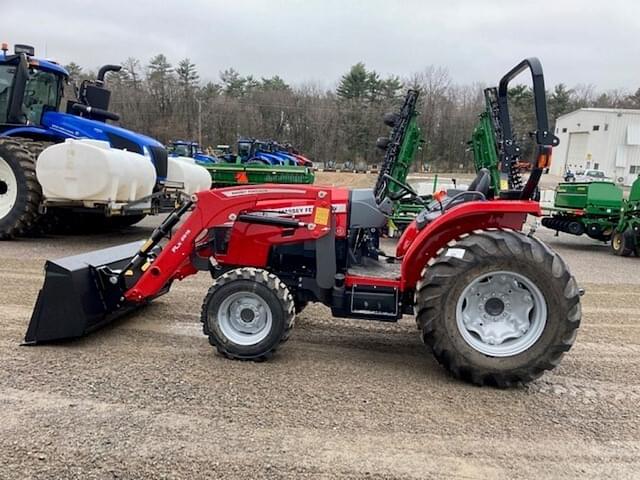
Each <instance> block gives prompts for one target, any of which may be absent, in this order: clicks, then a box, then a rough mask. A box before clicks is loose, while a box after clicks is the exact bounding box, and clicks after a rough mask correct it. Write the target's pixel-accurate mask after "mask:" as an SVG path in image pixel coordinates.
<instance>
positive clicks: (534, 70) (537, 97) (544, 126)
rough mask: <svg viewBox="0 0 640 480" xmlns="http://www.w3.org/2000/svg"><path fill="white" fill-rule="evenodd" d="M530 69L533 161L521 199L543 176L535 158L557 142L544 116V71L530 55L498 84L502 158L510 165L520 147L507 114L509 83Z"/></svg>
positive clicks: (545, 111) (530, 193) (528, 196)
mask: <svg viewBox="0 0 640 480" xmlns="http://www.w3.org/2000/svg"><path fill="white" fill-rule="evenodd" d="M526 70H529V71H530V72H531V81H532V83H533V101H534V106H535V112H536V131H535V141H536V163H535V165H534V167H533V168H532V170H531V175H529V180H528V181H527V183H526V184H525V186H524V188H523V189H522V194H521V198H522V199H524V200H528V199H530V198H531V197H532V196H533V193H534V191H535V189H536V187H537V186H538V183H539V181H540V176H541V175H542V167H541V166H540V164H539V162H538V159H539V158H540V157H541V156H545V155H546V156H548V155H549V154H550V149H551V148H552V147H555V146H557V145H558V144H559V143H560V141H559V139H558V137H556V136H555V135H554V134H553V132H551V131H550V130H549V118H548V116H547V98H546V91H545V87H544V73H543V71H542V64H541V63H540V60H538V58H536V57H529V58H525V59H524V60H522V61H521V62H520V63H519V64H517V65H516V66H515V67H513V68H512V69H511V70H509V71H508V72H507V73H506V74H505V75H504V76H503V77H502V78H501V79H500V83H499V84H498V99H497V101H498V107H499V118H500V123H501V124H502V133H503V138H504V144H503V149H504V157H505V158H503V161H506V162H507V163H508V164H511V163H512V162H513V161H514V160H515V158H516V157H517V156H518V154H519V148H518V147H517V145H516V143H515V141H514V140H513V131H512V129H511V120H510V117H509V98H508V91H509V82H511V80H513V79H514V78H515V77H517V76H518V75H520V74H521V73H522V72H524V71H526Z"/></svg>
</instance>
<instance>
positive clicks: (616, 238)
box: [611, 232, 622, 250]
mask: <svg viewBox="0 0 640 480" xmlns="http://www.w3.org/2000/svg"><path fill="white" fill-rule="evenodd" d="M611 244H612V246H613V249H614V250H620V247H621V246H622V235H621V234H620V233H618V232H616V233H615V234H614V235H613V239H612V240H611Z"/></svg>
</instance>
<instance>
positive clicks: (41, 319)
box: [24, 242, 168, 345]
mask: <svg viewBox="0 0 640 480" xmlns="http://www.w3.org/2000/svg"><path fill="white" fill-rule="evenodd" d="M140 245H141V242H132V243H127V244H124V245H119V246H117V247H112V248H106V249H102V250H96V251H93V252H89V253H86V254H81V255H74V256H71V257H65V258H61V259H58V260H48V261H47V262H46V264H45V279H44V285H43V287H42V289H41V290H40V293H39V294H38V299H37V301H36V305H35V307H34V310H33V313H32V315H31V321H30V322H29V327H28V329H27V333H26V335H25V338H24V345H35V344H38V343H44V342H53V341H60V340H66V339H72V338H77V337H82V336H84V335H86V334H88V333H90V332H92V331H94V330H96V329H98V328H100V327H102V326H104V325H107V324H108V323H111V322H113V321H114V320H116V319H117V318H120V317H122V316H123V315H125V314H127V313H129V312H131V311H133V310H135V309H137V308H139V307H140V306H142V305H145V303H146V302H145V303H141V304H137V303H130V302H126V301H124V297H123V294H124V288H125V287H124V286H123V285H122V282H114V281H113V280H112V279H113V278H116V277H114V275H113V272H116V271H119V270H120V269H122V268H124V267H125V266H126V265H128V264H129V263H130V262H131V260H132V259H133V257H134V256H135V255H136V253H137V252H138V250H139V249H140ZM132 280H133V281H135V279H132ZM166 290H168V288H167V289H166ZM166 290H165V291H163V292H162V293H166Z"/></svg>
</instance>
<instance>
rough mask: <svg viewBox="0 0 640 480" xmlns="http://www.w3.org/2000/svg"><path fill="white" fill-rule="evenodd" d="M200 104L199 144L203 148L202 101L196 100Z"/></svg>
mask: <svg viewBox="0 0 640 480" xmlns="http://www.w3.org/2000/svg"><path fill="white" fill-rule="evenodd" d="M196 102H198V144H199V145H200V148H202V100H200V99H199V98H198V99H196Z"/></svg>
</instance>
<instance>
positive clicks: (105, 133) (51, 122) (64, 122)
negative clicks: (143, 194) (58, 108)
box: [42, 112, 164, 155]
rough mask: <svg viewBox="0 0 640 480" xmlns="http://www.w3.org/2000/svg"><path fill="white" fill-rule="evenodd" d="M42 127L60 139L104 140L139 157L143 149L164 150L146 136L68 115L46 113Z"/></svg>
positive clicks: (157, 142)
mask: <svg viewBox="0 0 640 480" xmlns="http://www.w3.org/2000/svg"><path fill="white" fill-rule="evenodd" d="M42 125H43V126H44V127H45V128H47V129H49V130H50V131H52V132H55V135H56V136H58V137H60V138H91V139H94V140H104V141H107V142H109V143H110V144H111V146H112V147H114V148H119V149H122V150H128V151H130V152H135V153H139V154H141V155H144V154H145V153H146V152H145V147H160V148H164V147H163V145H162V144H161V143H160V142H159V141H157V140H155V139H153V138H151V137H147V136H146V135H141V134H139V133H134V132H132V131H130V130H127V129H125V128H121V127H118V126H115V125H111V124H108V123H105V122H99V121H97V120H90V119H88V118H83V117H79V116H77V115H71V114H68V113H60V112H46V113H45V114H44V115H43V117H42Z"/></svg>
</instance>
